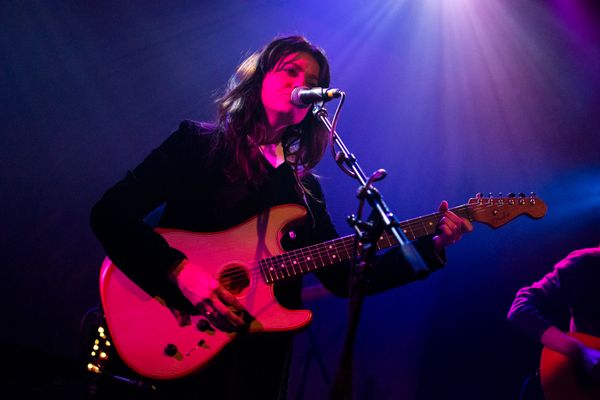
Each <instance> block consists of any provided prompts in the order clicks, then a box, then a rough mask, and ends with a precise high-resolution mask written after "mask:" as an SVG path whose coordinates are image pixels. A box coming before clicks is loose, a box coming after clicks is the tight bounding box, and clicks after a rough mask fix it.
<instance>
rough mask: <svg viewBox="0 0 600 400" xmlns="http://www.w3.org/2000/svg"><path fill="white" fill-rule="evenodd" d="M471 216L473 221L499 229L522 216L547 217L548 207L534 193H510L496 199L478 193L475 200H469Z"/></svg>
mask: <svg viewBox="0 0 600 400" xmlns="http://www.w3.org/2000/svg"><path fill="white" fill-rule="evenodd" d="M467 205H468V207H469V216H470V217H471V219H472V220H473V221H477V222H481V223H484V224H486V225H489V226H490V227H492V228H494V229H495V228H499V227H501V226H502V225H504V224H506V223H508V222H510V221H512V220H513V219H515V218H517V217H518V216H520V215H527V216H528V217H530V218H534V219H539V218H542V217H543V216H544V215H546V211H547V210H548V207H547V206H546V203H544V201H543V200H542V199H540V198H538V197H536V195H535V194H534V193H531V194H530V195H528V196H527V195H525V194H524V193H519V194H518V195H515V194H514V193H509V194H508V196H506V197H502V194H501V193H500V194H499V196H498V197H494V196H493V195H492V194H491V193H490V195H489V197H483V196H482V195H481V193H478V194H477V196H476V197H475V198H471V199H469V202H468V203H467Z"/></svg>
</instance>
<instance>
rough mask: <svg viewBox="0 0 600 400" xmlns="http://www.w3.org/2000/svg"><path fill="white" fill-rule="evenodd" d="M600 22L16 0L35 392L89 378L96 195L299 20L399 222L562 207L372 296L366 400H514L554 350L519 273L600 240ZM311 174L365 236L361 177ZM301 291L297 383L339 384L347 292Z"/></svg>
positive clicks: (17, 194)
mask: <svg viewBox="0 0 600 400" xmlns="http://www.w3.org/2000/svg"><path fill="white" fill-rule="evenodd" d="M599 20H600V18H599V13H598V8H597V7H595V6H592V2H585V1H577V0H573V1H569V2H568V1H563V0H554V1H550V0H548V1H536V0H525V1H518V2H516V1H500V0H491V1H485V2H482V1H474V0H472V1H469V0H456V1H442V0H438V1H435V0H429V1H410V0H403V1H402V0H395V1H392V0H388V1H379V0H378V1H368V2H367V1H358V0H352V1H341V0H340V1H330V2H321V1H313V0H308V1H303V2H301V3H300V2H284V1H242V0H238V1H220V2H208V1H206V2H202V1H169V2H167V1H132V2H123V3H121V2H116V1H108V2H76V1H72V2H71V1H45V2H44V1H40V2H16V1H15V2H2V5H0V49H1V52H0V57H1V60H0V61H1V63H0V71H1V74H0V100H1V103H0V104H1V105H0V107H1V109H0V117H1V126H2V135H1V142H0V187H1V188H2V196H1V200H0V201H1V203H0V212H1V213H2V214H1V220H2V226H3V229H1V230H0V243H1V246H2V248H1V249H2V251H1V253H0V254H1V255H2V260H1V264H0V265H1V271H2V276H1V282H2V288H1V293H2V304H3V305H4V307H3V308H4V310H3V311H4V312H3V318H2V319H3V323H2V329H1V342H0V344H1V345H2V348H3V350H4V354H5V357H4V358H5V360H4V361H5V363H7V366H8V367H9V368H10V369H11V370H12V372H13V374H9V375H8V379H6V380H7V381H11V382H12V383H13V384H14V385H15V386H16V387H17V388H19V389H20V390H22V391H23V393H27V391H31V392H32V393H37V394H38V395H39V396H40V397H42V396H43V393H49V392H50V391H51V390H55V389H49V388H48V386H52V387H57V386H58V387H62V388H68V387H72V386H73V385H76V384H75V383H74V382H73V381H71V380H70V379H71V377H72V376H75V375H77V374H79V373H80V371H82V370H83V369H84V367H85V365H84V363H83V361H82V360H83V357H82V346H81V331H80V330H81V326H80V325H81V323H82V319H83V316H84V315H85V314H86V312H87V311H88V310H90V309H91V308H93V307H94V306H96V305H97V304H98V301H99V299H98V271H99V267H100V263H101V261H102V259H103V257H104V252H103V250H102V248H101V247H100V245H99V243H98V242H97V240H96V239H95V238H94V236H93V235H92V233H91V231H90V228H89V223H88V218H89V211H90V208H91V207H92V205H93V204H94V202H95V201H96V200H97V199H98V198H99V197H100V196H101V195H102V193H103V192H104V191H105V190H106V189H107V188H108V187H109V186H110V185H112V184H113V183H114V182H116V181H117V180H118V179H120V178H121V177H123V176H124V174H125V172H126V171H127V169H130V168H133V167H134V166H135V165H136V164H137V163H138V162H140V161H141V160H142V159H143V157H144V156H145V155H146V154H147V153H148V152H149V151H150V150H151V149H153V148H154V147H156V146H157V145H158V144H160V143H161V141H162V140H164V138H166V136H167V135H168V134H169V133H170V132H172V131H173V130H175V129H176V128H177V126H178V124H179V122H180V121H181V120H183V119H196V120H205V119H212V118H213V116H214V105H213V101H214V99H215V98H216V97H217V96H218V95H219V94H220V93H221V92H222V89H223V88H224V84H225V82H226V80H227V78H228V77H229V76H230V75H231V73H232V72H233V71H234V69H235V66H236V65H237V64H238V63H239V62H240V61H241V60H242V59H243V58H244V57H245V56H246V55H248V54H249V53H250V52H252V51H253V50H255V49H257V48H259V47H261V46H262V45H263V44H265V43H266V42H268V41H269V40H271V39H272V38H273V37H274V36H275V35H278V34H303V35H306V36H307V37H308V38H309V39H310V40H311V41H313V42H314V43H317V44H319V45H321V46H322V47H323V48H324V49H325V50H326V52H327V54H328V55H329V57H330V60H331V65H332V86H334V87H339V88H342V89H343V90H344V91H346V93H347V95H348V98H347V101H346V105H345V107H344V109H343V111H342V115H341V120H340V124H339V126H338V131H339V132H340V133H341V134H342V137H343V138H344V140H345V141H346V144H347V145H348V147H350V149H351V150H352V151H353V152H354V153H355V155H356V156H357V157H358V160H359V163H360V164H361V166H362V167H363V169H365V171H366V172H367V173H370V172H371V171H373V170H375V169H377V168H385V169H386V170H387V171H388V173H389V176H388V177H387V178H386V179H385V181H383V182H381V183H380V184H379V185H378V187H379V188H380V190H381V191H382V192H383V194H384V197H385V199H386V201H387V203H388V204H389V205H390V207H391V208H392V209H393V210H394V211H395V213H396V215H397V216H398V217H399V219H401V220H404V219H408V218H412V217H416V216H418V215H423V214H428V213H430V212H433V211H435V210H436V208H437V206H438V204H439V202H440V201H441V200H442V199H447V200H448V201H449V202H450V204H451V206H456V205H460V204H463V203H465V202H466V201H467V200H468V198H469V197H473V196H474V194H475V193H476V192H480V191H482V192H484V193H488V192H494V193H495V194H497V192H503V193H505V194H506V193H508V192H517V193H518V192H525V193H527V194H529V192H536V193H537V194H538V196H539V197H540V198H541V199H543V200H544V201H545V202H546V204H547V205H548V213H547V215H546V216H545V217H544V218H543V219H541V220H531V219H528V218H526V217H520V218H517V219H516V220H514V221H512V222H511V223H510V224H508V225H506V226H504V227H502V228H500V229H498V230H493V229H490V228H489V227H487V226H485V225H481V224H477V225H476V229H475V232H474V233H472V234H471V235H468V236H466V237H464V239H463V240H462V241H461V242H460V243H459V244H457V245H456V246H453V247H451V248H450V249H449V250H448V258H449V262H448V265H447V267H446V268H445V269H443V270H441V271H439V272H436V273H435V274H433V275H431V276H430V277H429V278H428V279H426V280H424V281H419V282H416V283H414V284H411V285H408V286H405V287H402V288H399V289H396V290H393V291H389V292H386V293H383V294H380V295H377V296H373V297H370V298H368V299H367V300H366V302H365V307H364V310H363V314H362V319H361V324H360V329H359V336H358V340H357V346H356V353H355V356H356V361H355V365H356V369H355V373H356V382H355V383H356V385H355V397H356V398H357V399H367V398H377V399H386V398H390V399H397V398H402V399H431V398H461V399H481V398H486V399H513V398H514V399H516V398H517V397H518V395H519V391H520V388H521V383H522V382H523V380H524V378H525V377H526V376H528V375H529V374H531V373H533V372H534V371H535V369H536V367H537V364H538V357H539V352H540V349H541V347H540V345H539V344H537V343H535V342H534V341H533V340H531V339H529V338H526V337H525V336H523V335H522V334H521V333H520V332H517V331H516V330H515V328H514V327H512V326H510V325H509V324H508V323H507V322H506V319H505V316H506V313H507V311H508V308H509V306H510V304H511V302H512V300H513V298H514V294H515V292H516V291H517V290H518V288H520V287H521V286H524V285H526V284H529V283H531V282H532V281H533V280H537V279H538V278H539V277H541V276H542V275H543V274H544V273H546V272H548V271H549V270H550V269H551V267H552V265H553V264H554V263H555V262H557V261H558V260H559V259H561V258H562V257H564V256H566V255H567V254H568V253H569V252H570V251H571V250H573V249H575V248H579V247H586V246H597V245H598V244H600V235H599V234H598V226H599V224H600V157H599V156H600V151H599V147H600V135H599V128H600V95H599V93H600V91H599V89H600V34H599V33H600V30H599V24H598V22H599ZM331 110H333V108H332V109H331ZM317 171H318V173H320V175H322V177H323V179H322V182H323V185H324V188H325V192H326V197H327V200H328V204H329V208H330V211H331V213H332V216H333V218H334V220H335V221H336V223H337V226H338V230H339V231H340V233H350V230H349V228H348V227H347V226H346V223H345V217H346V215H348V214H350V213H353V212H355V209H356V204H357V202H356V199H355V198H354V193H355V189H356V183H355V182H354V181H352V180H350V179H348V178H346V176H345V175H343V174H342V172H340V171H339V170H338V169H337V168H336V167H335V165H334V163H333V162H332V161H331V160H330V158H329V156H327V157H326V158H325V159H324V160H323V162H322V163H321V164H320V166H319V167H318V169H317ZM308 283H309V285H316V283H315V282H314V281H313V280H312V279H310V278H309V279H308ZM315 294H316V295H315ZM307 307H309V308H311V309H313V310H314V312H315V320H314V323H313V325H312V326H311V328H310V329H309V330H307V331H306V332H304V333H302V334H300V335H299V336H298V340H297V342H296V349H295V353H294V360H293V364H292V378H291V382H290V386H291V387H290V398H297V399H302V398H324V397H326V393H327V392H328V388H329V385H330V381H331V379H332V377H333V375H334V373H335V368H336V366H337V363H338V359H339V355H340V352H341V343H342V339H343V337H344V332H345V329H346V322H347V318H346V315H347V301H346V300H344V299H337V298H334V297H331V296H328V295H323V294H322V293H321V292H320V291H319V290H318V286H316V289H313V290H312V291H310V292H307ZM86 351H87V350H86ZM46 385H48V386H46ZM64 397H66V395H64V396H63V398H64Z"/></svg>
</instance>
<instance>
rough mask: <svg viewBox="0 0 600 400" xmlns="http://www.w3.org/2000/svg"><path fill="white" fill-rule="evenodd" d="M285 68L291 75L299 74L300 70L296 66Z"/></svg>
mask: <svg viewBox="0 0 600 400" xmlns="http://www.w3.org/2000/svg"><path fill="white" fill-rule="evenodd" d="M283 70H284V71H285V72H286V73H287V74H288V75H290V76H298V71H297V70H296V68H293V67H287V68H284V69H283Z"/></svg>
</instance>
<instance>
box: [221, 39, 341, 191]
mask: <svg viewBox="0 0 600 400" xmlns="http://www.w3.org/2000/svg"><path fill="white" fill-rule="evenodd" d="M298 52H304V53H308V54H310V55H311V56H312V57H313V58H314V59H315V60H316V61H317V63H318V64H319V77H318V80H319V82H318V85H319V86H321V87H328V86H329V79H330V76H329V62H328V61H327V57H326V56H325V52H324V51H323V50H322V49H321V48H319V47H317V46H315V45H313V44H311V43H310V42H309V41H308V40H307V39H306V38H304V37H302V36H286V37H278V38H275V39H274V40H272V41H271V42H270V43H268V44H267V45H266V46H265V47H264V48H263V49H262V50H260V51H258V52H255V53H253V54H252V55H250V56H249V57H248V58H246V59H245V60H244V61H243V62H242V63H241V64H240V65H239V66H238V68H237V70H236V72H235V74H234V75H233V76H232V77H231V79H230V80H229V82H228V86H227V89H226V92H225V94H224V95H223V96H222V97H221V98H219V99H218V100H217V105H218V108H217V110H218V115H217V126H216V130H215V136H214V139H215V140H214V141H213V150H214V151H217V150H225V151H226V152H227V153H228V154H230V155H231V156H232V157H233V159H234V160H233V161H234V162H232V163H229V164H228V165H227V166H225V173H226V176H227V177H228V178H229V179H230V180H232V181H238V180H242V181H245V182H251V183H258V182H260V181H261V180H262V177H263V176H264V173H265V168H266V167H265V165H264V163H262V162H258V157H259V154H260V150H259V147H258V144H261V143H264V141H265V139H266V137H265V136H266V129H265V119H266V113H265V110H264V107H263V104H262V101H261V89H262V83H263V80H264V78H265V75H266V74H267V73H268V72H269V71H271V70H273V69H274V68H275V67H276V66H277V64H278V63H279V62H280V61H281V60H282V59H284V58H285V57H286V56H288V55H290V54H292V53H298ZM327 141H328V133H327V129H326V128H325V127H323V126H322V124H321V123H320V122H319V121H317V120H316V119H315V117H314V116H313V115H312V113H310V112H308V113H307V114H306V117H305V118H304V119H303V120H302V121H301V122H300V123H299V124H297V125H293V126H290V127H288V129H287V130H286V132H285V133H284V135H283V137H282V144H283V148H284V152H285V156H286V160H287V161H288V162H289V163H290V164H291V165H292V166H293V168H294V170H295V171H296V173H297V175H298V176H299V177H302V176H303V175H304V174H306V173H307V172H308V171H310V170H311V169H312V168H313V167H314V166H315V165H316V164H317V163H318V162H319V161H320V160H321V158H322V157H323V153H324V151H325V149H326V147H327Z"/></svg>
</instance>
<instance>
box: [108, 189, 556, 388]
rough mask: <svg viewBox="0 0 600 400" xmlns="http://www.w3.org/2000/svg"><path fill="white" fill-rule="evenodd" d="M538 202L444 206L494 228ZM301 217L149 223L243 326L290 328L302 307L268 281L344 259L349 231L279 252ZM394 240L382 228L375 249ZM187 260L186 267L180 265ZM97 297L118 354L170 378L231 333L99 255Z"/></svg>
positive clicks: (193, 368) (428, 220) (538, 213)
mask: <svg viewBox="0 0 600 400" xmlns="http://www.w3.org/2000/svg"><path fill="white" fill-rule="evenodd" d="M546 209H547V207H546V205H545V203H544V202H543V201H542V200H541V199H539V198H536V197H535V196H534V195H531V196H528V197H526V196H525V195H520V196H518V197H517V196H514V195H511V196H509V197H497V198H482V197H481V196H479V195H478V196H477V197H476V198H472V199H469V201H468V203H467V204H464V205H462V206H458V207H455V208H452V209H451V211H453V212H454V213H456V214H457V215H458V216H460V217H464V218H466V219H468V220H470V221H475V222H480V223H484V224H487V225H489V226H490V227H492V228H498V227H500V226H502V225H504V224H506V223H508V222H509V221H511V220H513V219H514V218H516V217H518V216H520V215H527V216H529V217H531V218H535V219H538V218H542V217H543V216H544V215H545V213H546ZM305 216H306V210H305V209H304V208H303V207H300V206H298V205H280V206H276V207H273V208H271V209H269V210H267V211H265V212H263V213H261V214H259V215H257V216H255V217H253V218H251V219H249V220H247V221H246V222H244V223H242V224H240V225H238V226H235V227H233V228H230V229H228V230H225V231H221V232H217V233H197V232H189V231H182V230H170V229H169V230H167V229H157V232H158V233H159V234H161V235H162V236H163V237H164V238H165V239H166V240H167V242H168V243H169V244H170V245H171V246H172V247H174V248H177V249H179V250H181V251H183V252H184V253H185V254H186V256H187V257H188V259H189V261H190V262H191V263H192V264H191V265H197V266H198V267H199V268H202V269H203V270H204V271H205V272H208V273H209V274H211V275H212V276H213V277H214V278H215V279H216V280H217V281H219V282H220V284H221V285H223V286H224V287H225V288H226V289H227V290H228V291H230V292H231V293H233V294H234V295H235V296H236V297H237V299H238V300H239V301H240V302H241V303H242V305H243V306H244V307H245V308H246V310H247V312H248V315H250V316H251V319H250V322H249V323H248V326H247V331H248V333H256V332H277V331H295V330H299V329H301V328H303V327H305V326H307V325H308V323H309V322H310V320H311V317H312V315H311V312H310V311H309V310H289V309H286V308H284V307H282V306H281V305H279V304H278V303H277V301H276V299H275V296H274V292H273V284H274V283H275V282H278V281H282V280H286V279H289V278H294V277H296V276H298V275H301V274H304V273H307V272H310V271H314V270H317V269H320V268H324V267H327V266H329V265H332V264H336V263H338V262H340V261H345V260H349V259H351V258H352V257H353V246H354V242H355V235H349V236H344V237H340V238H337V239H334V240H330V241H327V242H324V243H320V244H316V245H312V246H308V247H304V248H301V249H297V250H292V251H287V252H285V251H284V250H283V249H282V247H281V243H280V241H281V238H282V236H283V235H284V233H285V229H286V227H289V226H290V225H291V224H292V223H293V222H295V221H298V220H299V219H301V218H303V217H305ZM440 218H441V213H440V212H438V213H433V214H429V215H425V216H421V217H418V218H415V219H411V220H407V221H404V222H401V223H400V224H399V229H401V230H402V232H403V233H404V234H405V235H406V237H407V238H408V239H409V240H415V239H418V238H420V237H423V236H426V235H431V234H434V233H435V231H436V226H437V223H438V221H439V219H440ZM395 244H397V242H396V239H395V238H394V237H393V236H392V235H390V234H387V233H384V234H383V235H382V236H381V237H380V238H379V240H378V242H377V247H378V249H383V248H387V247H390V246H394V245H395ZM188 267H189V266H188ZM100 297H101V301H102V306H103V310H104V313H105V317H106V323H107V326H108V332H109V333H110V336H111V338H112V342H113V343H114V347H115V348H116V350H117V352H118V354H119V356H120V357H121V358H122V360H123V361H124V362H125V364H127V365H128V366H129V367H130V368H131V369H133V370H134V371H136V372H137V373H139V374H140V375H142V376H144V377H147V378H152V379H157V380H166V379H175V378H180V377H184V376H187V375H190V374H192V373H194V372H197V371H199V370H201V369H202V368H203V367H204V366H205V365H206V364H207V363H209V362H210V361H211V360H212V359H213V358H214V357H215V356H216V355H217V354H219V352H220V351H221V350H222V349H223V348H224V347H225V346H226V345H227V344H228V343H230V342H231V341H232V340H234V338H235V336H236V335H237V333H235V332H233V333H232V332H223V331H220V330H218V329H215V328H214V327H212V326H211V325H210V324H209V323H208V321H207V320H206V319H204V318H203V317H202V316H201V315H191V316H190V318H186V320H187V321H186V322H185V323H182V322H181V319H178V318H176V316H175V315H174V312H172V309H171V308H170V307H169V306H168V305H167V304H166V303H165V301H164V299H162V298H160V297H152V296H150V295H148V294H147V293H146V292H144V291H143V290H142V289H141V288H140V287H138V286H137V285H136V284H135V283H134V282H132V281H131V280H130V279H129V278H127V276H125V274H124V273H123V272H122V271H120V270H119V268H118V267H117V266H116V265H114V264H113V263H112V262H111V260H110V259H109V258H108V257H107V258H105V259H104V262H103V264H102V268H101V271H100Z"/></svg>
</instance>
